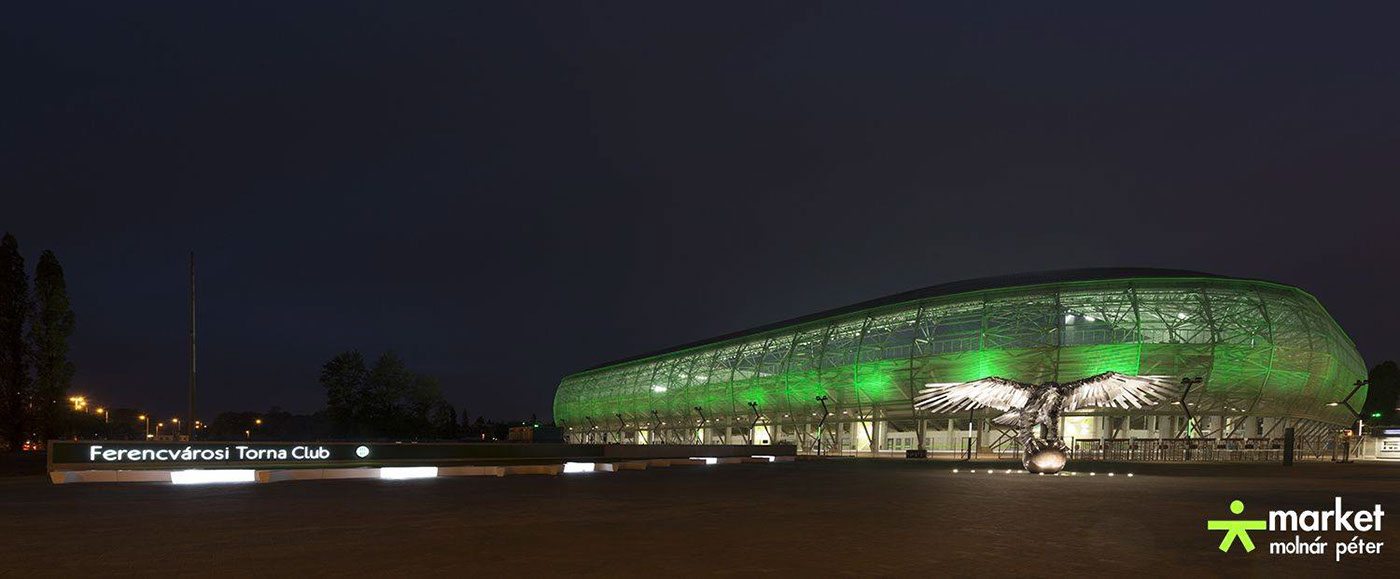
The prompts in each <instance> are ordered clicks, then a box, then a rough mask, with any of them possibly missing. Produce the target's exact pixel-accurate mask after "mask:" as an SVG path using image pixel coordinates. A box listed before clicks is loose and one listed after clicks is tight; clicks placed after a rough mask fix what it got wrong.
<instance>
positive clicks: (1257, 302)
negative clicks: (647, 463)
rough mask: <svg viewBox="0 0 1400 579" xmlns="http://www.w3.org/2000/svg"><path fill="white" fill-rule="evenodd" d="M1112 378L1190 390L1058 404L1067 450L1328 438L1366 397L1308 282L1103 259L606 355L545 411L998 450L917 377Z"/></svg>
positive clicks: (663, 436) (590, 419) (590, 438)
mask: <svg viewBox="0 0 1400 579" xmlns="http://www.w3.org/2000/svg"><path fill="white" fill-rule="evenodd" d="M1106 371H1116V372H1121V373H1124V374H1132V375H1164V376H1172V377H1179V378H1188V377H1189V378H1196V377H1199V378H1201V382H1200V383H1199V384H1196V385H1193V386H1191V387H1190V388H1189V389H1187V388H1182V394H1183V397H1182V398H1179V399H1176V400H1172V401H1162V402H1161V403H1160V404H1156V405H1153V406H1150V407H1146V408H1143V409H1133V410H1123V409H1087V410H1084V411H1078V412H1072V413H1069V414H1067V415H1066V416H1063V417H1062V418H1061V421H1062V422H1061V425H1060V432H1062V433H1063V435H1064V437H1065V439H1066V440H1067V441H1068V440H1075V441H1077V442H1085V441H1089V442H1093V443H1095V444H1099V448H1102V447H1103V445H1102V444H1100V441H1115V440H1122V441H1138V440H1151V439H1158V440H1163V441H1165V440H1181V439H1195V440H1202V439H1210V440H1215V441H1249V440H1259V439H1269V438H1277V437H1280V436H1282V432H1283V429H1285V428H1294V430H1295V432H1296V433H1297V435H1298V436H1299V437H1300V438H1301V439H1304V440H1306V439H1309V437H1311V439H1314V440H1322V439H1323V438H1325V437H1329V436H1331V433H1333V432H1335V431H1336V430H1337V429H1338V427H1340V426H1343V425H1346V424H1349V423H1351V422H1352V421H1353V420H1354V419H1355V416H1354V414H1353V413H1352V412H1351V410H1350V409H1349V406H1348V405H1347V404H1345V403H1343V401H1344V400H1347V399H1348V396H1350V401H1351V406H1354V407H1359V406H1360V404H1361V401H1362V400H1364V399H1365V389H1364V386H1358V385H1356V382H1357V381H1358V380H1361V379H1364V378H1365V375H1366V367H1365V364H1364V362H1363V361H1362V359H1361V356H1360V354H1359V353H1358V352H1357V350H1356V347H1355V345H1353V344H1352V342H1351V340H1350V338H1348V337H1347V335H1346V333H1345V332H1344V331H1342V329H1341V328H1340V327H1339V326H1338V325H1337V323H1336V322H1335V321H1334V320H1333V319H1332V318H1331V316H1330V315H1329V314H1328V313H1327V311H1326V310H1325V309H1324V308H1323V307H1322V305H1321V304H1320V303H1318V301H1317V300H1316V299H1315V298H1314V297H1313V296H1312V295H1310V294H1308V293H1307V292H1305V291H1303V290H1301V289H1298V288H1295V287H1291V286H1288V285H1283V284H1278V283H1273V282H1267V281H1257V280H1248V279H1237V278H1231V277H1225V276H1219V275H1213V274H1206V273H1199V272H1192V271H1180V270H1160V269H1141V268H1114V269H1087V270H1071V271H1057V272H1042V273H1032V274H1022V275H1013V276H1003V277H995V278H986V279H978V280H970V281H961V282H954V283H947V284H942V285H937V286H932V287H928V288H924V289H920V290H914V291H911V292H906V293H902V294H897V295H893V296H889V297H886V298H881V299H877V300H872V301H868V302H863V303H859V304H854V305H851V306H847V307H843V308H838V309H835V310H830V311H826V312H820V313H816V314H812V315H808V316H803V317H801V318H797V319H792V320H787V321H783V322H778V323H774V324H769V325H766V326H762V327H758V328H753V329H750V330H745V331H742V332H736V333H732V334H728V335H724V336H719V337H716V338H712V339H708V340H703V341H700V342H695V343H691V344H685V345H681V346H676V347H673V348H670V349H666V350H663V351H659V352H653V353H649V354H644V355H640V356H634V357H631V358H626V359H623V360H619V361H616V362H611V363H607V364H602V365H599V366H596V367H593V368H590V369H587V370H584V371H582V372H578V373H576V374H572V375H569V376H567V377H565V378H564V379H563V380H562V382H561V383H560V385H559V387H558V390H557V391H556V393H555V398H554V416H555V420H556V422H557V423H558V424H559V425H560V426H561V427H562V428H563V430H564V433H565V435H566V437H567V439H568V440H569V441H570V442H576V443H583V442H608V443H623V444H660V443H701V444H759V445H763V444H793V445H796V446H797V448H798V451H799V452H804V453H810V452H819V451H821V452H828V453H837V454H852V453H881V452H902V451H905V450H915V449H919V450H926V451H929V452H959V451H963V450H965V449H968V448H971V447H974V445H975V448H980V449H984V450H994V451H1001V450H1004V449H1006V448H1007V447H1008V445H1009V444H1014V437H1011V436H1008V433H1007V432H1006V431H1005V429H1004V428H1000V427H998V426H997V425H996V424H994V423H992V422H991V421H990V420H988V419H989V418H991V417H993V416H995V415H996V414H998V412H996V411H995V410H991V409H986V410H980V411H975V412H970V413H969V412H961V413H958V414H956V415H935V414H928V413H926V412H924V411H917V410H915V408H914V402H913V399H914V396H915V395H916V394H917V393H918V391H919V390H920V389H921V388H922V387H923V386H924V385H925V384H928V383H936V382H962V381H969V380H976V379H980V378H985V377H988V376H999V377H1002V378H1007V379H1011V380H1017V381H1022V382H1044V381H1051V380H1053V381H1057V382H1066V381H1070V380H1076V379H1079V378H1084V377H1087V376H1092V375H1094V374H1098V373H1101V372H1106ZM1188 416H1190V417H1191V418H1190V419H1188ZM969 439H971V440H972V441H974V442H968V441H969ZM1193 448H1194V447H1193ZM1188 457H1189V455H1188Z"/></svg>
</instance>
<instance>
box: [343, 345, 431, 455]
mask: <svg viewBox="0 0 1400 579" xmlns="http://www.w3.org/2000/svg"><path fill="white" fill-rule="evenodd" d="M320 382H321V387H322V388H324V389H325V391H326V414H327V417H328V419H329V420H330V425H331V428H332V430H333V432H334V433H335V434H336V435H337V436H341V437H346V438H396V437H431V438H454V437H456V435H457V432H456V430H457V411H456V409H454V408H453V407H452V405H451V404H449V403H448V402H447V400H446V399H445V398H443V396H442V388H441V387H440V386H439V385H438V381H437V379H436V378H433V377H432V376H428V375H426V374H420V373H417V372H414V371H412V370H409V369H408V367H407V366H406V365H405V364H404V361H403V359H402V358H400V357H399V356H398V355H396V354H394V353H393V352H386V353H384V354H380V355H379V357H378V358H376V359H375V361H374V363H373V364H366V361H365V357H364V355H363V354H361V353H360V352H359V351H357V350H349V351H345V352H341V353H340V354H337V355H336V356H335V357H334V358H331V359H330V361H328V362H326V363H325V364H324V365H323V366H321V377H320Z"/></svg>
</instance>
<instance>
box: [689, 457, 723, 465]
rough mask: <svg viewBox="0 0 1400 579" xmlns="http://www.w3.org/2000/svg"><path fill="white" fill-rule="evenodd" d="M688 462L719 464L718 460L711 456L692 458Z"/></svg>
mask: <svg viewBox="0 0 1400 579" xmlns="http://www.w3.org/2000/svg"><path fill="white" fill-rule="evenodd" d="M690 460H703V461H705V464H719V459H718V458H715V457H713V456H692V457H690Z"/></svg>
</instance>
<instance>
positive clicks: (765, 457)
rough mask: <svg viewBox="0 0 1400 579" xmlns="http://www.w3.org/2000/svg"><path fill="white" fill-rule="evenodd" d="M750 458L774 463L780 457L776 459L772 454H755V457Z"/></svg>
mask: <svg viewBox="0 0 1400 579" xmlns="http://www.w3.org/2000/svg"><path fill="white" fill-rule="evenodd" d="M749 458H761V459H763V460H766V461H768V462H774V461H776V460H778V457H776V456H774V455H771V454H755V455H753V456H750V457H749Z"/></svg>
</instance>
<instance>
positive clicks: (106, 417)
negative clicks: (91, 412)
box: [97, 408, 112, 422]
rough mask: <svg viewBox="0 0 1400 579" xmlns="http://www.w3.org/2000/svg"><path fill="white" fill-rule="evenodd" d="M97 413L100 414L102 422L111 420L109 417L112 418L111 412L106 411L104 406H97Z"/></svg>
mask: <svg viewBox="0 0 1400 579" xmlns="http://www.w3.org/2000/svg"><path fill="white" fill-rule="evenodd" d="M97 413H98V414H101V415H102V421H103V422H111V420H110V419H111V418H112V415H111V413H109V412H107V409H106V408H98V409H97Z"/></svg>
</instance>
